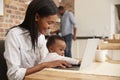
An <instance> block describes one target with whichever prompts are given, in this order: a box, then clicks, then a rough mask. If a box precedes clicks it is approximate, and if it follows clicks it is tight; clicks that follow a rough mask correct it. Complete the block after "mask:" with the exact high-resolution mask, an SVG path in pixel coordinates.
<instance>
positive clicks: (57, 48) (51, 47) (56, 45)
mask: <svg viewBox="0 0 120 80" xmlns="http://www.w3.org/2000/svg"><path fill="white" fill-rule="evenodd" d="M46 45H47V48H48V51H49V53H48V54H47V56H46V57H45V58H44V59H42V60H41V62H48V61H54V60H65V61H67V62H68V63H70V64H72V65H79V64H80V61H79V60H77V59H73V58H70V57H65V56H64V50H65V48H66V43H65V41H64V39H63V38H62V37H60V36H57V35H54V36H50V37H49V38H48V40H47V44H46Z"/></svg>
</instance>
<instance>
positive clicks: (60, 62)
mask: <svg viewBox="0 0 120 80" xmlns="http://www.w3.org/2000/svg"><path fill="white" fill-rule="evenodd" d="M43 64H44V65H45V67H46V68H53V67H60V68H67V67H72V65H71V64H69V63H68V62H66V61H63V60H56V61H52V62H45V63H43Z"/></svg>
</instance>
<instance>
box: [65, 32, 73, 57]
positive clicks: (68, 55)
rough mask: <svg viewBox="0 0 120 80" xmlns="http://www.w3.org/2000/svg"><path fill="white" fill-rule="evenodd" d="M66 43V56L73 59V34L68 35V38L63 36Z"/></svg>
mask: <svg viewBox="0 0 120 80" xmlns="http://www.w3.org/2000/svg"><path fill="white" fill-rule="evenodd" d="M63 38H64V40H65V42H66V45H67V47H66V49H65V56H67V57H72V55H71V45H72V34H68V35H66V36H63Z"/></svg>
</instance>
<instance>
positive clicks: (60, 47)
mask: <svg viewBox="0 0 120 80" xmlns="http://www.w3.org/2000/svg"><path fill="white" fill-rule="evenodd" d="M47 48H48V50H49V52H56V53H57V54H59V55H61V56H63V55H64V50H65V48H66V43H65V41H64V39H63V38H62V37H60V36H57V35H54V36H50V37H49V38H48V40H47Z"/></svg>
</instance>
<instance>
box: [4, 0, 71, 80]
mask: <svg viewBox="0 0 120 80" xmlns="http://www.w3.org/2000/svg"><path fill="white" fill-rule="evenodd" d="M56 13H57V7H56V5H55V4H54V2H53V1H52V0H32V2H31V3H30V5H29V6H28V9H27V12H26V16H25V19H24V21H23V23H22V24H20V25H18V26H15V27H13V28H11V29H10V30H9V32H8V33H7V36H6V40H5V53H4V57H5V59H6V62H7V67H8V72H7V75H8V79H9V80H23V79H24V77H25V76H27V75H29V74H32V73H34V72H37V71H40V70H42V69H44V68H49V67H62V68H65V67H71V65H70V64H69V63H67V62H65V61H62V60H59V61H53V62H45V63H41V64H39V63H40V61H41V59H42V58H44V57H45V56H46V55H47V53H48V51H47V48H46V44H45V37H44V34H46V31H47V29H48V28H50V27H51V26H52V25H53V24H54V23H55V20H56V17H57V15H56Z"/></svg>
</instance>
